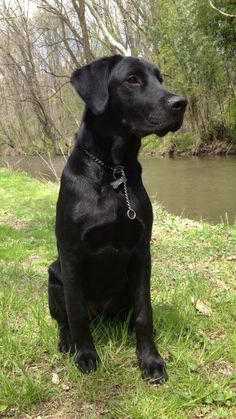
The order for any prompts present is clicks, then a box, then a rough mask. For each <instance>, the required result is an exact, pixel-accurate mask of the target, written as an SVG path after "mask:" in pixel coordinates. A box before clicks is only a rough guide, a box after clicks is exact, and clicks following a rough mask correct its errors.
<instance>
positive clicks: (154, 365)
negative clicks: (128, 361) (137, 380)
mask: <svg viewBox="0 0 236 419" xmlns="http://www.w3.org/2000/svg"><path fill="white" fill-rule="evenodd" d="M138 361H139V366H140V369H141V371H142V378H143V379H144V380H148V381H149V382H150V383H153V384H163V383H164V382H165V381H167V380H168V375H167V372H166V367H165V362H164V360H163V359H162V357H161V356H160V355H159V354H158V352H157V351H154V352H149V353H145V354H140V355H138Z"/></svg>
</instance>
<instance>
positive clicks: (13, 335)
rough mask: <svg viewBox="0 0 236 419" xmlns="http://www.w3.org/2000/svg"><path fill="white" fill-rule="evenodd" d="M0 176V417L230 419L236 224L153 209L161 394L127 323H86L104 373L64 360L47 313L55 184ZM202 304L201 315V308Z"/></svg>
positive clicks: (233, 412)
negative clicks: (147, 376) (143, 371)
mask: <svg viewBox="0 0 236 419" xmlns="http://www.w3.org/2000/svg"><path fill="white" fill-rule="evenodd" d="M0 180H1V182H0V193H1V211H0V221H1V227H0V240H1V250H0V252H1V253H0V255H1V261H0V266H1V288H0V321H1V328H0V413H1V412H2V415H3V416H4V417H6V416H8V415H10V416H14V417H36V416H38V415H40V416H42V417H45V416H48V415H52V416H51V417H61V418H67V417H68V418H76V417H78V418H80V417H82V418H97V417H106V418H153V419H154V418H170V419H172V418H197V417H205V418H223V417H227V418H230V417H231V418H234V417H236V409H235V386H236V381H235V363H236V331H235V319H236V304H235V303H236V301H235V294H236V281H235V278H236V261H235V260H234V259H232V258H231V257H232V256H233V255H236V226H232V227H225V226H223V225H216V226H211V225H208V224H204V223H198V222H193V221H189V220H183V219H181V218H178V217H175V216H172V215H170V214H168V213H167V212H166V211H165V210H163V209H162V208H161V207H159V206H158V205H155V210H154V212H155V223H154V230H153V239H152V261H153V263H152V265H153V270H152V301H153V309H154V321H155V327H156V329H157V335H156V342H157V344H158V347H159V350H160V352H161V353H162V355H163V356H164V357H165V359H166V361H167V366H168V373H169V377H170V379H169V381H168V382H167V384H165V385H164V386H153V385H150V384H147V383H146V382H144V381H143V380H142V379H141V378H140V371H139V369H138V367H137V361H136V356H135V337H134V335H130V334H129V333H128V327H127V325H124V326H122V325H121V324H116V325H115V324H112V323H109V322H104V321H102V320H100V321H98V322H96V323H95V324H94V325H93V326H92V333H93V337H94V341H95V344H96V347H97V350H98V353H99V356H100V358H101V366H100V367H99V368H98V370H97V371H96V372H95V373H93V374H90V375H83V374H81V373H80V372H79V371H78V370H77V369H76V368H75V367H74V365H73V362H72V360H71V359H70V357H67V356H62V355H61V354H59V353H58V352H57V330H56V325H55V323H54V322H53V321H52V320H51V318H50V316H49V313H48V307H47V265H48V264H49V263H50V262H51V261H52V260H53V259H54V257H55V255H56V246H55V238H54V217H55V202H56V196H57V189H58V187H57V186H56V185H53V184H49V183H42V182H39V181H37V180H35V179H32V178H31V177H29V176H27V175H25V174H20V173H14V172H10V171H7V170H1V171H0ZM196 301H198V302H199V301H200V303H201V304H202V305H200V304H199V306H197V305H196ZM205 305H207V306H209V307H210V312H209V315H204V313H202V312H201V310H203V312H204V307H205ZM197 307H198V309H197ZM199 307H200V309H199ZM201 307H202V308H201ZM53 373H54V374H57V376H58V383H57V384H55V383H54V382H53V381H52V374H53ZM27 415H28V416H27ZM56 415H57V416H56Z"/></svg>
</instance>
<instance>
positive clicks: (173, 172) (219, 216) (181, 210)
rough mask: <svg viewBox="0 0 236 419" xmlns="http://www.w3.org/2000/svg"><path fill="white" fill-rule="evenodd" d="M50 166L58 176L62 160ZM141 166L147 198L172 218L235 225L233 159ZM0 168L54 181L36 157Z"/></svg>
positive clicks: (150, 160) (155, 161)
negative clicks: (9, 167)
mask: <svg viewBox="0 0 236 419" xmlns="http://www.w3.org/2000/svg"><path fill="white" fill-rule="evenodd" d="M52 163H53V167H54V168H55V171H56V174H57V176H60V174H61V171H62V168H63V166H64V164H65V159H64V158H63V157H56V158H53V162H52ZM141 163H142V166H143V181H144V184H145V186H146V189H147V191H148V194H149V196H150V197H151V199H152V200H154V199H157V200H158V201H159V202H161V203H162V204H164V206H165V207H166V208H167V209H168V210H169V211H170V212H172V213H173V214H176V215H183V216H184V217H187V218H191V219H194V220H200V219H204V220H207V221H209V222H214V223H219V222H225V223H229V224H233V223H234V222H235V219H236V156H230V157H215V156H214V157H204V158H197V157H178V158H167V157H163V158H162V157H155V158H154V157H144V158H142V159H141ZM0 165H1V166H6V165H10V166H11V167H13V168H14V169H15V170H24V171H26V172H27V173H30V174H32V175H33V176H36V177H39V178H44V179H51V180H55V175H54V174H53V170H52V168H50V167H48V166H47V165H46V163H45V162H44V161H43V160H42V159H41V158H40V157H35V156H34V157H31V156H27V157H7V158H5V159H4V160H0ZM49 166H50V164H49Z"/></svg>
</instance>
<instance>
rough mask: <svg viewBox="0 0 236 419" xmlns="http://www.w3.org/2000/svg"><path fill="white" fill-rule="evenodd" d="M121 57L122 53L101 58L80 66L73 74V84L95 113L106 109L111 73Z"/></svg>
mask: <svg viewBox="0 0 236 419" xmlns="http://www.w3.org/2000/svg"><path fill="white" fill-rule="evenodd" d="M121 58H122V56H121V55H113V56H111V57H104V58H99V59H98V60H95V61H93V62H92V63H91V64H88V65H86V66H84V67H82V68H79V69H78V70H76V71H75V72H74V73H73V74H72V76H71V79H70V81H71V83H72V85H73V86H74V87H75V89H76V90H77V92H78V93H79V95H80V96H81V98H82V99H83V100H84V102H85V103H86V105H87V106H88V108H89V109H91V111H92V112H93V113H94V114H95V115H99V114H101V113H103V112H104V111H105V109H106V106H107V104H108V100H109V92H108V80H109V75H110V72H111V70H112V68H113V67H114V65H115V64H116V63H117V62H118V61H120V60H121Z"/></svg>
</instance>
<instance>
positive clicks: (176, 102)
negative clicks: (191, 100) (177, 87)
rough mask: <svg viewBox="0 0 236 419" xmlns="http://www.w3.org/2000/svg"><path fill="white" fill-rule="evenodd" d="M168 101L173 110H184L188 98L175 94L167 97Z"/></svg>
mask: <svg viewBox="0 0 236 419" xmlns="http://www.w3.org/2000/svg"><path fill="white" fill-rule="evenodd" d="M167 103H168V105H169V106H170V108H171V109H172V110H173V111H184V110H185V108H186V106H187V99H185V97H183V96H176V95H173V96H171V97H169V98H168V99H167Z"/></svg>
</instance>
